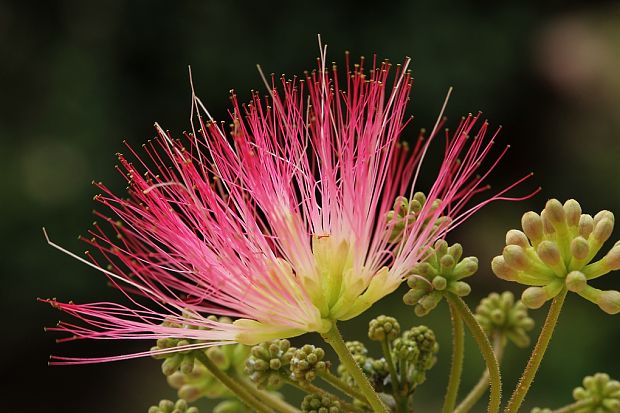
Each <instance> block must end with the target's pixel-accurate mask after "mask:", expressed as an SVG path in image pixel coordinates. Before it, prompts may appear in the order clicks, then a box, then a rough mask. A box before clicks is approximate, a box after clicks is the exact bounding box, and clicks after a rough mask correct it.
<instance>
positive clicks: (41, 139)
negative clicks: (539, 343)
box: [0, 0, 620, 413]
mask: <svg viewBox="0 0 620 413" xmlns="http://www.w3.org/2000/svg"><path fill="white" fill-rule="evenodd" d="M317 33H321V34H322V36H323V39H324V41H325V42H327V43H328V44H329V56H330V58H331V59H333V60H335V61H342V57H343V55H344V52H345V50H350V51H351V53H352V56H353V57H356V56H359V55H366V56H369V55H371V54H372V53H374V52H376V53H377V54H378V55H379V57H381V58H384V57H385V58H390V59H391V60H393V61H401V60H402V59H403V58H404V56H411V57H412V58H413V64H412V69H413V75H414V79H415V83H414V89H413V99H412V104H411V109H410V111H411V112H412V113H414V114H415V117H416V118H415V122H414V125H413V126H411V127H409V128H408V130H407V132H406V137H409V138H414V137H415V136H416V135H417V130H418V129H419V128H421V127H427V128H431V127H432V124H433V122H434V120H435V117H436V116H437V113H438V111H439V109H440V107H441V104H442V102H443V99H444V97H445V94H446V91H447V89H448V87H449V86H454V88H455V91H454V93H453V97H452V99H451V101H450V104H449V107H448V110H447V115H448V117H449V124H452V125H454V124H455V123H456V122H457V121H458V119H459V118H460V116H461V115H464V114H467V113H468V112H470V111H473V112H475V111H478V110H481V111H483V112H484V116H485V117H488V118H489V119H490V121H491V123H492V125H496V126H497V125H500V124H501V125H503V127H504V129H503V131H502V133H501V138H500V141H501V142H504V143H508V142H509V143H510V144H511V145H512V149H511V150H510V153H509V156H508V157H507V158H506V160H505V161H504V162H503V164H502V169H501V170H498V173H496V174H495V176H494V177H493V182H494V183H497V184H501V183H504V184H506V183H509V182H512V181H513V180H514V179H515V178H518V177H520V176H522V175H523V174H525V173H527V172H529V171H535V173H536V175H535V177H534V183H531V184H530V187H529V188H533V187H535V186H536V185H541V186H542V187H543V190H542V192H541V193H540V194H539V195H538V196H536V197H535V198H533V199H531V200H528V201H526V202H522V203H497V204H494V205H492V206H490V207H488V208H486V209H485V210H484V211H483V212H482V213H480V214H478V215H477V216H476V217H475V218H473V219H471V220H470V221H468V222H467V223H466V224H465V225H463V226H462V227H461V228H460V229H459V231H457V232H454V233H452V234H451V235H450V237H449V240H450V241H451V242H461V243H462V244H463V245H464V248H465V254H467V255H477V256H478V257H479V258H480V262H481V270H480V272H479V274H478V275H477V276H476V277H474V278H475V279H474V280H473V281H472V284H473V285H474V293H473V294H472V295H471V296H470V297H468V299H467V301H468V303H469V304H470V305H471V306H472V307H474V306H475V305H476V304H477V302H478V301H479V299H480V298H481V297H482V296H483V295H486V294H487V293H488V292H489V291H493V290H495V291H503V290H506V289H513V291H515V292H516V293H520V292H521V290H522V289H521V288H520V287H518V286H514V285H509V284H508V283H505V282H502V281H500V280H498V279H496V278H494V277H493V276H492V274H491V273H490V268H489V262H490V259H491V258H492V257H493V256H494V255H497V254H498V253H499V252H500V251H501V249H502V247H503V245H504V234H505V232H506V230H508V229H510V228H514V227H517V226H518V225H519V222H520V216H521V214H522V213H523V212H525V211H527V210H529V209H535V210H540V209H542V207H543V206H544V202H545V201H546V199H547V198H550V197H557V198H559V199H560V200H562V201H563V200H565V199H568V198H571V197H574V198H576V199H577V200H579V201H580V202H581V204H582V206H583V209H584V211H585V212H590V213H595V212H597V211H598V210H600V209H609V210H611V211H614V212H616V213H619V212H620V178H619V176H618V172H619V170H620V165H619V164H618V159H620V2H610V1H607V2H601V1H585V0H584V1H568V2H566V1H565V2H559V1H548V2H538V1H518V2H517V1H513V2H497V1H483V0H478V1H451V0H421V1H407V2H399V1H391V2H389V3H386V4H384V5H379V4H378V3H377V2H366V1H361V0H360V1H356V2H322V1H314V2H311V3H309V2H304V3H301V2H300V3H292V2H291V3H286V2H282V3H275V2H242V1H185V0H183V1H154V0H149V1H146V0H143V1H126V2H123V1H106V2H87V1H78V0H66V1H60V0H59V1H45V2H30V1H17V0H16V1H7V0H0V93H1V96H2V98H1V99H0V177H1V178H0V216H1V217H2V219H0V233H1V234H2V238H1V239H0V245H1V246H2V248H1V251H2V252H1V253H0V274H1V276H2V288H1V289H0V295H1V300H0V305H2V314H3V319H4V320H5V321H6V323H7V325H6V326H4V328H3V331H4V333H2V338H1V340H0V343H1V346H2V355H3V356H2V357H1V358H0V360H1V361H0V362H1V363H2V372H3V378H4V381H5V383H8V386H9V388H8V389H7V387H6V384H5V385H4V388H3V389H2V394H4V396H3V397H2V410H3V411H19V412H35V411H37V412H40V411H45V412H61V411H62V412H84V411H88V412H91V413H97V412H142V411H146V409H147V408H148V406H149V405H151V404H154V403H156V402H157V401H158V400H159V399H160V398H164V397H167V398H174V397H175V396H174V391H173V390H172V389H170V388H168V387H167V385H166V383H165V379H164V377H163V376H162V374H161V372H160V368H159V362H156V361H154V360H151V359H141V360H133V361H126V362H119V363H110V364H105V365H88V366H73V367H48V366H47V360H48V355H49V354H51V353H53V354H61V355H74V356H75V355H91V356H96V355H104V354H120V353H126V352H131V351H139V350H143V349H146V348H148V347H150V345H151V343H147V342H145V343H104V345H101V343H87V342H78V343H66V344H56V343H55V342H54V339H55V338H56V336H55V335H54V334H52V333H44V332H43V326H51V325H54V324H55V323H56V321H57V320H58V318H59V317H65V316H64V315H61V314H59V313H58V312H56V311H55V310H53V309H52V308H50V307H49V306H47V305H44V304H41V303H37V302H36V298H37V297H42V298H47V297H57V298H59V299H61V300H71V299H73V300H76V301H79V302H86V301H91V300H95V299H104V298H112V299H113V298H114V297H116V293H115V292H114V291H111V290H110V289H109V288H108V287H106V282H105V280H104V277H102V276H101V275H100V274H98V273H97V272H96V271H94V270H92V269H89V268H87V267H86V266H84V265H82V264H80V263H78V262H77V261H75V260H73V259H71V258H70V257H68V256H65V255H63V254H61V253H59V252H58V251H56V250H54V249H52V248H50V247H48V246H47V245H46V244H45V242H44V238H43V235H42V232H41V227H42V226H45V227H46V228H47V229H48V231H49V233H50V234H51V236H52V238H53V240H55V241H56V242H58V243H60V244H61V245H63V246H65V247H66V248H68V249H69V250H71V251H76V252H80V251H82V250H83V249H85V245H83V244H82V243H80V242H79V241H78V240H77V235H78V234H83V233H85V231H86V230H87V229H88V227H89V226H90V223H91V221H92V219H93V218H92V215H91V209H92V208H93V207H94V206H95V204H94V202H93V201H92V196H93V195H94V194H95V193H96V191H95V189H94V188H93V187H92V186H91V185H90V182H91V180H93V179H95V180H102V181H104V182H106V183H107V184H108V185H109V186H110V187H112V188H116V189H117V190H118V191H119V192H121V191H122V190H123V187H124V185H123V182H122V178H121V177H120V176H118V174H116V173H115V170H114V165H115V162H116V159H115V156H114V154H115V152H117V151H120V150H122V145H121V141H122V140H123V139H127V140H128V141H129V142H131V143H133V144H135V145H136V146H137V145H139V144H140V143H142V142H144V141H145V140H146V139H148V138H150V137H152V136H154V129H153V126H152V125H153V122H155V121H157V122H159V123H160V124H162V125H163V126H164V128H167V129H169V130H171V131H172V132H173V134H175V135H180V133H181V132H182V131H184V130H186V129H188V128H189V113H190V88H189V81H188V73H187V65H188V64H191V65H192V70H193V76H194V82H195V85H196V91H197V93H198V94H199V95H200V96H201V98H202V100H203V101H204V102H205V104H206V105H207V106H208V108H209V110H210V112H211V113H212V114H213V115H214V116H215V117H216V118H218V119H222V120H227V114H226V108H227V104H228V91H229V89H231V88H235V89H236V90H237V91H238V94H239V95H240V96H243V95H244V94H245V95H246V96H249V90H250V89H261V88H262V87H263V86H262V82H261V80H260V77H259V75H258V73H257V71H256V69H255V64H256V63H260V64H261V65H262V67H263V68H264V70H265V71H266V72H267V73H269V72H275V73H277V74H280V73H287V74H299V73H301V72H302V71H303V70H305V69H312V68H314V66H315V58H316V56H317V55H318V47H317V42H316V34H317ZM438 148H439V147H438ZM438 148H437V149H438ZM526 186H527V185H526ZM527 189H528V188H526V187H523V188H521V191H522V192H521V193H525V192H526V190H527ZM618 235H620V231H616V234H615V237H616V238H618ZM616 238H615V239H616ZM597 286H598V287H601V288H616V289H617V288H618V287H620V281H619V278H618V276H617V275H616V276H610V277H606V278H605V279H603V280H601V281H600V282H599V283H598V284H597ZM401 295H402V294H400V293H399V294H394V295H393V296H391V297H390V298H388V299H386V300H384V301H383V302H381V304H380V305H377V306H376V307H374V308H373V309H372V310H371V311H369V312H367V313H365V314H364V315H363V316H361V317H358V319H356V320H355V321H353V322H349V323H346V324H345V325H344V326H343V327H344V329H345V330H344V332H345V335H346V336H348V337H351V338H353V337H355V338H357V337H363V336H364V335H365V331H366V325H367V322H368V320H369V319H370V318H372V317H373V316H376V315H377V314H380V313H383V312H385V313H388V314H393V315H397V316H398V317H399V319H400V320H401V323H402V324H403V326H404V327H409V326H411V325H414V324H420V323H424V324H427V325H429V326H430V327H431V328H433V329H435V331H436V333H437V335H438V337H439V340H440V344H441V346H442V352H441V353H440V359H439V362H438V364H437V366H436V367H435V369H434V370H432V371H431V373H430V377H429V381H428V382H427V384H425V386H424V387H423V388H422V389H421V390H420V391H419V394H416V406H417V407H418V411H421V412H424V411H433V410H437V409H438V408H439V406H440V405H441V401H442V399H443V392H444V389H445V384H446V380H447V371H448V368H449V361H450V331H449V321H448V317H447V310H446V308H445V307H442V308H440V309H439V310H438V311H435V312H434V313H433V314H432V315H431V316H429V317H427V318H425V319H422V320H420V319H417V318H416V316H415V315H414V314H413V311H412V309H411V308H409V307H405V306H404V305H402V303H401V300H400V296H401ZM531 314H532V316H533V317H534V318H535V319H536V320H537V322H538V324H537V327H539V326H540V324H541V323H542V319H543V317H544V314H545V311H544V310H543V309H541V310H539V311H534V312H531ZM65 319H66V318H65ZM537 331H538V330H536V332H537ZM619 342H620V318H619V317H615V318H614V317H612V316H608V315H606V314H604V313H602V312H601V311H600V310H598V308H597V307H596V306H594V305H591V304H590V303H589V302H585V301H584V300H582V299H579V298H578V297H576V296H574V295H572V296H570V297H569V300H568V306H567V308H566V311H565V312H564V313H563V315H562V317H561V320H560V325H559V328H558V330H557V335H556V336H555V338H554V340H553V341H552V345H551V349H550V353H549V354H548V356H547V357H546V359H545V360H544V362H543V366H542V370H541V372H540V374H539V376H538V378H537V380H536V381H535V383H534V387H533V388H532V391H531V393H530V395H529V396H528V398H527V400H526V404H525V406H524V409H523V411H529V409H530V408H531V407H533V406H535V405H539V406H549V407H558V406H561V405H563V404H566V403H569V402H570V401H571V400H572V398H571V395H570V392H571V390H572V388H573V387H575V386H577V385H579V384H580V381H581V378H582V377H583V376H585V375H588V374H592V373H594V372H597V371H606V372H608V373H610V374H611V375H612V377H615V378H616V379H620V359H619V358H618V356H617V354H618V343H619ZM372 350H373V351H377V352H378V350H379V349H378V348H373V349H372ZM528 352H529V350H517V349H516V348H514V347H510V348H509V349H508V350H507V353H508V354H507V356H506V359H505V368H504V379H505V391H504V394H505V397H508V396H509V395H510V393H511V392H512V389H513V388H514V385H515V382H516V379H517V377H518V374H519V373H520V371H521V369H522V367H523V366H524V363H525V361H526V358H527V356H528ZM481 371H482V362H481V360H480V356H479V353H477V351H476V349H475V347H474V345H473V342H471V341H468V355H467V358H466V364H465V375H464V379H463V380H464V382H463V387H462V393H465V391H466V390H467V389H468V388H469V387H470V385H471V384H473V383H474V382H475V381H476V380H477V379H478V377H479V375H480V373H481ZM477 410H478V411H480V412H481V411H483V410H484V406H483V405H482V404H480V405H479V406H477ZM203 411H209V409H208V408H205V409H204V410H203Z"/></svg>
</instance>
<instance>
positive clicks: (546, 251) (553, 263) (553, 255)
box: [536, 241, 562, 267]
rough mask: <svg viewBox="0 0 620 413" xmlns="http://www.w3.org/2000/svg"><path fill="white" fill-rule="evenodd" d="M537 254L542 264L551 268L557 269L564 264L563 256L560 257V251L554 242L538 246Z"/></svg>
mask: <svg viewBox="0 0 620 413" xmlns="http://www.w3.org/2000/svg"><path fill="white" fill-rule="evenodd" d="M536 254H538V257H539V258H540V260H541V261H542V262H544V263H545V264H547V265H548V266H550V267H557V266H558V265H560V264H561V262H562V256H561V255H560V249H559V248H558V246H557V244H556V243H555V242H553V241H543V242H541V243H540V244H538V248H536Z"/></svg>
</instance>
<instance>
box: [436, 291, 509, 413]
mask: <svg viewBox="0 0 620 413" xmlns="http://www.w3.org/2000/svg"><path fill="white" fill-rule="evenodd" d="M446 298H447V299H448V302H449V303H450V305H451V306H453V307H454V309H455V310H456V312H457V313H458V314H459V316H460V317H461V318H462V320H463V321H464V322H465V325H466V326H467V328H468V329H469V331H470V332H471V334H472V336H473V337H474V340H476V343H477V344H478V347H479V349H480V352H481V353H482V357H483V358H484V362H485V363H486V365H487V369H488V370H489V379H490V381H491V394H490V396H489V405H488V408H487V412H488V413H498V412H499V409H500V405H501V402H502V379H501V376H500V373H499V365H498V364H497V359H496V358H495V353H493V348H492V347H491V343H490V342H489V338H488V337H487V335H486V334H485V332H484V330H482V327H480V324H479V323H478V321H477V320H476V318H475V317H474V315H473V314H472V312H471V310H470V309H469V307H468V306H467V304H465V302H464V301H463V300H462V299H461V297H458V296H457V295H455V294H453V293H448V294H446Z"/></svg>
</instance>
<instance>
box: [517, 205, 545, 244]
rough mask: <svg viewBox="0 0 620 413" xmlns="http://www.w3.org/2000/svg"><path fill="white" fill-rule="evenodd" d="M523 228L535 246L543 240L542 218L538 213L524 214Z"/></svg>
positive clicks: (522, 219)
mask: <svg viewBox="0 0 620 413" xmlns="http://www.w3.org/2000/svg"><path fill="white" fill-rule="evenodd" d="M521 226H522V227H523V232H524V233H525V235H527V237H528V238H529V239H530V240H532V242H533V243H534V244H538V243H539V242H540V241H541V240H542V238H543V223H542V218H541V217H540V215H538V214H537V213H536V212H533V211H530V212H526V213H525V214H523V217H522V218H521Z"/></svg>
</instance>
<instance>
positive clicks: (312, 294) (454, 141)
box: [46, 49, 529, 363]
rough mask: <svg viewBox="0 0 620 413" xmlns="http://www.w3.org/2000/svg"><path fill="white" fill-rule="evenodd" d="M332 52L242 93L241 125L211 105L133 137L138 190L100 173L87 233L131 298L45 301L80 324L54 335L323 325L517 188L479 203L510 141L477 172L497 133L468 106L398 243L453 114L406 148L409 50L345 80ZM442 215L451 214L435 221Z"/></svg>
mask: <svg viewBox="0 0 620 413" xmlns="http://www.w3.org/2000/svg"><path fill="white" fill-rule="evenodd" d="M324 53H325V50H324V49H323V52H322V56H321V59H320V60H319V68H318V70H316V71H313V72H312V73H308V74H306V75H305V76H304V77H303V78H293V79H292V80H285V79H284V78H282V79H281V84H280V86H279V88H277V87H276V86H275V84H276V81H275V79H274V80H272V82H273V88H272V89H271V90H270V95H271V96H270V98H267V99H263V98H261V97H260V96H259V93H257V92H254V93H253V94H252V98H251V101H250V103H248V104H245V105H241V104H239V102H238V100H237V96H236V95H235V94H234V93H233V94H232V104H233V106H232V109H231V111H230V115H231V118H232V126H231V132H227V131H228V129H227V128H226V127H225V126H224V125H223V124H221V123H217V122H215V121H214V120H213V119H212V118H211V116H210V115H209V114H208V112H206V110H204V108H202V109H203V110H202V112H203V113H204V114H205V115H206V117H207V118H206V119H205V118H204V117H202V116H199V118H198V119H199V122H200V130H199V131H198V133H192V134H186V135H185V138H184V139H182V140H178V139H173V138H172V137H171V136H170V135H169V133H167V132H165V131H163V130H162V129H161V128H160V127H159V125H156V128H157V132H158V137H157V138H155V139H154V140H152V141H149V142H148V143H147V144H145V145H143V151H141V154H138V153H137V152H136V151H134V150H133V149H132V148H131V147H129V146H128V150H129V152H130V153H131V157H132V158H133V159H134V160H133V163H132V162H130V161H129V160H128V158H126V157H125V156H124V155H120V154H119V160H120V167H119V168H118V169H119V171H120V172H121V173H122V174H123V175H124V176H125V177H126V179H127V182H128V192H129V197H128V198H121V197H119V196H117V195H115V194H114V193H113V192H112V191H111V190H109V189H108V188H107V187H106V186H105V185H103V184H102V183H96V186H97V187H99V188H100V189H101V191H102V194H101V195H97V196H96V197H95V199H96V200H97V201H98V202H99V203H100V204H102V205H104V206H105V207H107V209H108V212H107V213H106V214H104V213H96V214H97V215H98V216H99V217H100V218H101V219H102V220H103V221H104V222H105V223H107V224H109V225H106V227H108V228H107V229H104V228H103V227H102V226H100V225H99V224H95V225H94V229H92V230H91V231H90V234H91V237H92V238H91V239H89V240H87V242H88V243H89V244H91V245H92V246H93V247H94V248H95V249H96V250H97V251H98V252H99V254H97V257H95V255H91V254H87V255H88V257H89V258H90V261H88V262H89V264H90V265H91V266H94V267H95V268H97V269H98V270H99V271H101V272H103V273H104V274H106V275H107V277H108V278H109V280H110V281H111V282H112V283H113V285H114V286H115V287H116V288H118V289H119V290H120V291H121V292H122V293H123V294H124V295H125V298H126V302H127V304H120V303H112V302H103V303H92V304H74V303H72V302H70V303H61V302H58V301H55V300H46V301H48V302H49V303H51V304H52V305H53V306H54V307H57V308H59V309H61V310H63V311H65V312H67V313H69V314H71V315H73V316H75V317H76V318H77V319H79V320H80V322H79V324H73V323H67V322H61V323H59V325H58V326H57V327H55V328H53V329H51V330H57V331H63V332H67V333H70V335H71V338H70V339H73V338H93V339H156V338H163V337H174V338H187V339H195V340H199V342H197V344H193V346H196V347H206V346H210V345H216V344H223V343H232V342H241V343H245V344H255V343H258V342H261V341H265V340H269V339H273V338H284V337H292V336H296V335H300V334H303V333H306V332H326V331H328V330H329V329H330V328H331V326H332V323H334V322H336V321H338V320H348V319H350V318H352V317H355V316H357V315H359V314H360V313H362V312H363V311H365V310H367V309H368V308H369V307H370V306H371V305H372V304H373V303H375V302H376V301H378V300H379V299H381V298H382V297H384V296H386V295H387V294H389V293H391V292H393V291H394V290H395V289H396V288H397V287H398V286H399V285H400V284H401V282H402V281H403V278H404V277H405V276H406V275H407V273H408V271H409V270H410V269H411V268H412V266H413V265H414V264H416V263H417V262H418V261H420V259H422V258H423V257H424V254H425V251H426V249H427V248H428V247H429V246H430V245H431V244H432V243H433V242H434V241H435V240H437V239H438V238H441V237H443V236H444V235H445V234H446V233H447V232H448V231H449V230H450V229H452V228H454V227H455V226H457V225H459V224H460V223H461V222H462V221H463V220H465V219H466V218H467V217H469V216H470V215H471V214H472V213H474V212H475V211H476V210H478V209H479V208H480V207H482V206H483V205H485V204H487V203H489V202H491V201H492V200H497V199H520V198H505V197H504V194H505V192H506V191H507V190H508V189H511V188H512V187H514V186H515V185H517V184H518V183H520V182H522V181H523V180H525V179H527V178H528V177H529V175H528V176H526V177H524V178H523V179H521V180H519V181H518V182H516V183H515V184H513V185H511V186H509V187H508V188H506V189H505V190H502V191H500V192H499V193H497V194H495V195H494V196H491V197H490V198H487V199H485V200H483V201H482V202H480V203H478V204H476V205H473V206H468V204H469V202H468V201H470V199H471V197H472V196H473V195H475V194H476V193H479V192H481V191H482V190H484V189H486V186H484V185H483V181H484V179H485V178H486V177H487V175H488V174H489V173H490V172H491V170H493V169H494V168H495V166H496V165H497V162H498V161H499V159H500V158H501V157H502V156H503V155H504V154H505V152H506V150H503V151H502V152H501V153H500V154H499V156H498V157H497V158H496V160H495V161H492V162H490V166H489V167H488V168H487V169H485V170H482V171H480V170H479V168H480V165H481V162H482V161H483V159H484V158H486V157H487V156H488V155H489V153H490V149H491V146H492V143H493V140H494V138H495V136H496V135H497V132H495V133H493V134H492V137H491V138H490V139H487V138H486V135H487V129H488V124H487V123H486V121H485V122H480V121H479V115H478V116H472V115H470V116H468V117H466V118H464V119H463V120H462V121H461V123H460V125H459V126H458V128H457V129H456V131H455V132H454V133H452V134H451V136H450V135H449V134H448V132H446V136H445V140H446V147H445V154H444V157H443V160H442V163H441V166H440V168H439V172H438V173H437V176H436V178H435V180H434V183H433V185H432V187H431V188H430V190H429V191H428V196H427V201H426V203H425V204H424V205H423V207H422V210H421V211H419V213H417V214H415V219H413V220H411V221H410V222H408V224H407V226H406V228H405V229H404V231H403V234H402V237H400V240H399V242H390V241H389V236H388V234H389V233H390V232H391V230H392V229H393V226H394V224H393V223H391V222H390V221H388V219H387V218H386V213H387V212H388V211H389V210H390V209H392V205H393V203H394V200H395V198H396V197H397V196H398V195H405V196H406V197H409V198H410V197H411V196H412V195H413V188H415V187H416V180H417V176H418V172H419V171H420V164H421V161H422V159H423V158H424V155H425V153H426V151H427V148H428V145H429V143H430V142H431V140H432V138H433V137H434V136H435V134H436V132H437V130H438V129H439V128H440V127H441V124H442V123H443V121H438V123H437V125H436V126H435V128H434V130H433V131H432V133H431V134H430V136H429V137H428V139H423V137H422V136H421V137H420V139H419V140H418V141H417V143H416V145H415V146H414V147H413V148H412V149H411V150H410V149H409V148H408V146H407V145H404V144H401V143H399V139H400V137H401V133H402V131H403V129H404V127H405V125H406V124H407V123H408V122H409V119H406V118H405V109H406V106H407V103H408V101H409V92H410V89H411V83H412V81H411V77H410V74H409V72H408V71H407V66H408V64H409V60H406V61H405V62H404V64H403V65H397V66H396V67H395V68H394V67H392V65H391V64H390V63H389V62H381V63H379V62H377V60H376V58H373V60H372V62H370V66H371V67H370V68H369V69H368V68H366V65H367V62H365V61H364V60H363V59H362V60H361V61H360V63H359V64H355V65H353V66H352V67H351V66H350V65H349V60H348V56H347V60H346V74H347V76H346V78H341V79H339V78H338V76H337V74H336V67H335V66H334V67H333V68H332V69H331V70H328V69H326V68H325V67H324V63H325V54H324ZM391 72H394V73H391ZM342 82H344V83H342ZM195 104H196V108H198V107H201V106H202V104H201V103H200V101H199V100H198V99H195ZM475 128H477V129H475ZM468 137H469V138H468ZM476 173H478V174H480V176H478V177H476V176H475V174H476ZM440 216H446V217H448V218H449V219H448V220H444V221H442V222H443V224H442V225H439V226H433V225H427V223H429V222H430V223H434V222H436V221H437V219H438V218H439V217H440ZM110 228H111V231H110ZM50 243H51V241H50ZM51 244H52V245H53V246H55V247H57V248H59V249H62V248H61V247H58V246H57V245H56V244H53V243H51ZM63 251H65V250H63ZM65 252H66V251H65ZM208 314H217V315H225V316H230V317H234V318H236V321H235V322H234V323H232V324H225V323H219V322H217V321H215V320H213V319H212V318H209V319H208V318H207V315H208ZM164 321H173V322H177V323H181V324H186V325H187V324H190V325H192V326H194V327H197V328H194V329H187V328H178V327H174V326H173V325H174V324H173V323H166V324H164V325H162V323H163V322H164ZM198 327H199V328H198ZM148 354H151V353H150V352H144V353H139V354H132V355H122V356H117V357H104V358H100V359H76V358H61V357H56V362H58V363H81V362H93V361H107V360H115V359H121V358H129V357H134V356H140V355H148Z"/></svg>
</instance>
